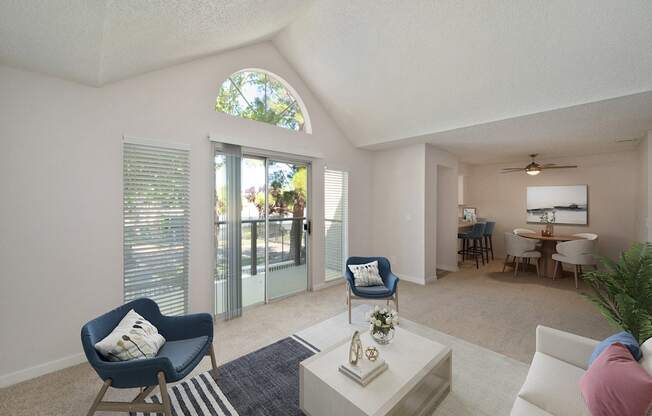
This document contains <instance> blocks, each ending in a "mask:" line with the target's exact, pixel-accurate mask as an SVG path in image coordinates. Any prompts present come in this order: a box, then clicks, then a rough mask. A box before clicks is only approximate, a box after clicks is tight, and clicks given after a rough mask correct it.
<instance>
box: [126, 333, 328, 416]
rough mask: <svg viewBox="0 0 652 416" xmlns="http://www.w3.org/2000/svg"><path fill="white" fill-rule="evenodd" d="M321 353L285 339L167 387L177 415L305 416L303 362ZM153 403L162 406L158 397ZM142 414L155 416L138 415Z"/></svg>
mask: <svg viewBox="0 0 652 416" xmlns="http://www.w3.org/2000/svg"><path fill="white" fill-rule="evenodd" d="M316 352H318V350H317V349H316V348H314V347H313V346H311V345H310V343H309V342H307V341H305V340H303V339H301V338H294V337H291V338H284V339H282V340H280V341H277V342H275V343H273V344H270V345H268V346H266V347H264V348H261V349H259V350H257V351H254V352H252V353H249V354H247V355H244V356H242V357H240V358H237V359H235V360H233V361H231V362H228V363H226V364H224V365H222V366H221V367H219V368H218V369H217V382H215V380H214V379H213V378H212V377H211V375H210V373H209V372H205V373H202V374H199V375H197V376H194V377H191V378H189V379H188V380H185V381H183V382H181V383H178V384H175V385H174V386H172V387H171V388H169V393H170V401H171V402H172V414H173V416H182V415H183V416H209V415H210V416H238V415H240V416H245V415H256V416H276V415H287V416H294V415H296V416H301V415H303V413H302V412H301V410H299V363H300V362H301V361H303V360H305V359H306V358H308V357H310V356H311V355H313V354H315V353H316ZM146 401H148V402H150V403H160V402H161V397H160V394H155V395H153V396H151V397H150V398H149V399H148V400H146ZM137 415H138V416H141V415H147V416H153V414H150V413H137Z"/></svg>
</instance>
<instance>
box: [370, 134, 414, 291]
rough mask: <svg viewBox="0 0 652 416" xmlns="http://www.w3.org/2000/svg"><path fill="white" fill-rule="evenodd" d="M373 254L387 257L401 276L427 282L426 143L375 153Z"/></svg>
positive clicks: (393, 269)
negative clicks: (425, 232)
mask: <svg viewBox="0 0 652 416" xmlns="http://www.w3.org/2000/svg"><path fill="white" fill-rule="evenodd" d="M372 189H373V192H372V198H373V200H372V201H373V203H372V205H373V210H372V211H371V214H372V217H373V219H372V231H373V233H372V236H373V243H372V247H373V253H371V254H373V255H377V256H385V257H387V258H388V259H389V260H390V262H391V264H392V271H393V272H394V273H396V274H397V275H398V276H399V277H401V278H403V279H405V280H409V281H413V282H416V283H422V284H423V283H425V268H424V267H425V264H424V249H425V247H424V244H425V243H424V231H425V228H424V212H425V195H424V189H425V145H424V144H415V145H411V146H406V147H399V148H395V149H389V150H385V151H379V152H376V153H374V157H373V186H372Z"/></svg>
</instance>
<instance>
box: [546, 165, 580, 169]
mask: <svg viewBox="0 0 652 416" xmlns="http://www.w3.org/2000/svg"><path fill="white" fill-rule="evenodd" d="M576 167H577V165H566V166H541V169H570V168H576Z"/></svg>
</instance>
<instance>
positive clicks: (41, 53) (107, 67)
mask: <svg viewBox="0 0 652 416" xmlns="http://www.w3.org/2000/svg"><path fill="white" fill-rule="evenodd" d="M310 3H312V1H308V0H264V1H263V0H2V1H0V63H4V64H8V65H12V66H17V67H21V68H25V69H28V70H33V71H38V72H42V73H47V74H51V75H54V76H58V77H62V78H67V79H71V80H74V81H79V82H82V83H85V84H90V85H101V84H104V83H106V82H111V81H115V80H118V79H122V78H126V77H129V76H132V75H136V74H140V73H143V72H146V71H150V70H153V69H159V68H162V67H165V66H168V65H172V64H176V63H180V62H184V61H189V60H192V59H194V58H197V57H200V56H204V55H208V54H214V53H216V52H220V51H223V50H226V49H231V48H234V47H237V46H240V45H244V44H247V43H252V42H255V41H257V40H261V39H265V38H269V37H271V36H272V35H274V34H275V33H276V32H278V31H279V30H280V29H282V28H283V27H285V26H286V25H287V24H288V23H290V22H291V21H292V20H293V19H295V18H296V17H297V16H299V15H300V14H302V13H303V12H304V11H305V9H306V8H307V7H308V6H309V5H310Z"/></svg>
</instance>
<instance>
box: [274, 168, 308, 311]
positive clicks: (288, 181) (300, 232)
mask: <svg viewBox="0 0 652 416" xmlns="http://www.w3.org/2000/svg"><path fill="white" fill-rule="evenodd" d="M267 186H268V195H269V196H268V204H267V212H268V219H267V230H268V232H269V234H268V235H269V238H268V239H267V253H268V254H267V265H268V270H269V273H268V275H267V298H268V299H274V298H279V297H283V296H287V295H289V294H292V293H296V292H301V291H304V290H306V289H307V284H308V268H307V267H306V253H307V251H306V245H307V241H306V229H307V228H308V221H307V209H308V207H307V201H308V166H307V165H304V164H299V163H295V162H281V161H276V160H268V162H267Z"/></svg>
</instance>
